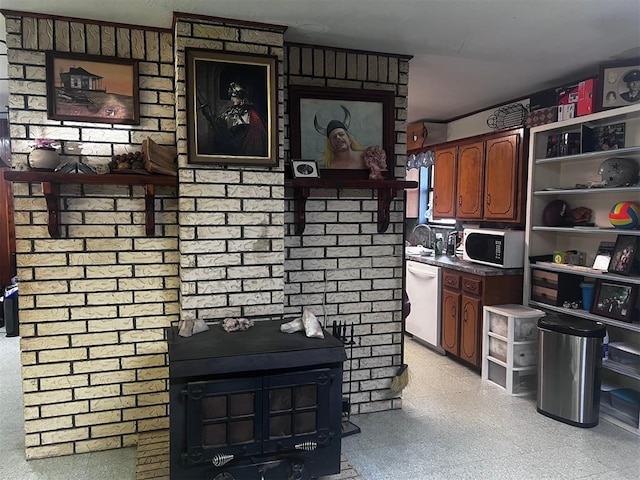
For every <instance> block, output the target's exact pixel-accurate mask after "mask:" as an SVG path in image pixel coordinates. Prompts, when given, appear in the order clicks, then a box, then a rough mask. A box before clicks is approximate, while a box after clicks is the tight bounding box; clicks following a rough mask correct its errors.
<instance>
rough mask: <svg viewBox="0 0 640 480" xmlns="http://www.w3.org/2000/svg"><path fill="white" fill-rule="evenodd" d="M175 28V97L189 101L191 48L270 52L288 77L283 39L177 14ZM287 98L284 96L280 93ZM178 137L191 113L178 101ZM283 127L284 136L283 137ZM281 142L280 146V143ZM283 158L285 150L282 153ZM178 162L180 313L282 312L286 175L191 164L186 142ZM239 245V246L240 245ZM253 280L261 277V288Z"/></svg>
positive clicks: (274, 170)
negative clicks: (187, 73) (187, 67)
mask: <svg viewBox="0 0 640 480" xmlns="http://www.w3.org/2000/svg"><path fill="white" fill-rule="evenodd" d="M177 20H178V21H177V22H176V27H175V28H176V32H177V35H176V45H175V51H176V59H177V62H176V74H177V81H176V93H175V95H176V98H178V99H183V98H185V96H186V90H185V82H184V74H185V73H184V72H185V65H184V59H185V56H186V55H185V49H186V48H189V47H206V48H215V49H218V50H223V51H225V50H228V51H239V50H240V49H238V48H237V46H238V44H237V43H235V42H242V44H243V46H244V48H243V49H242V51H244V52H247V53H254V54H268V55H272V56H275V57H276V58H277V63H278V64H279V67H278V71H282V68H281V64H282V58H283V53H284V49H283V35H282V32H272V31H269V29H268V28H260V27H256V28H255V29H249V28H247V27H241V26H238V25H234V24H233V23H231V22H228V23H220V22H219V21H213V20H212V21H211V22H206V21H204V20H202V19H200V18H199V19H192V18H190V17H189V16H186V17H180V16H178V19H177ZM278 84H280V85H282V81H281V80H279V81H278ZM278 97H279V98H282V92H281V91H279V92H278ZM177 128H178V132H184V131H186V110H185V106H184V103H183V102H181V101H179V102H178V112H177ZM282 128H283V127H282V124H281V125H280V129H281V131H280V134H279V138H280V139H282V137H283V133H282ZM281 143H282V140H281ZM278 152H279V153H278V157H279V158H281V157H282V154H281V153H280V152H281V147H280V148H279V149H278ZM178 156H179V160H180V166H181V170H180V200H179V201H180V216H179V224H180V228H179V232H180V233H179V236H180V252H181V254H182V259H181V262H180V278H181V280H182V288H181V300H180V305H181V309H182V311H181V314H182V316H183V317H185V318H203V319H206V320H209V319H222V318H224V317H227V316H232V317H240V316H252V315H255V314H258V313H259V314H263V315H264V314H268V313H274V314H277V313H282V308H283V306H282V296H283V292H284V272H283V269H282V268H281V267H282V265H283V260H284V244H283V242H281V239H282V238H283V236H284V216H283V214H282V212H283V211H284V174H283V165H282V162H281V163H280V165H278V166H277V167H256V166H252V167H244V166H243V167H237V166H211V165H194V164H189V163H188V160H187V156H188V151H187V146H186V142H183V143H179V144H178ZM240 240H241V241H240ZM254 279H261V280H262V281H261V282H255V281H253V280H254Z"/></svg>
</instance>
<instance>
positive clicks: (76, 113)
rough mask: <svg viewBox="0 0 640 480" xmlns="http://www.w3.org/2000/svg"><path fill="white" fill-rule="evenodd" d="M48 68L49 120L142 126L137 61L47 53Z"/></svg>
mask: <svg viewBox="0 0 640 480" xmlns="http://www.w3.org/2000/svg"><path fill="white" fill-rule="evenodd" d="M46 66H47V116H48V118H50V119H53V120H73V121H80V122H100V123H123V124H129V125H137V124H139V123H140V106H139V102H138V62H137V60H132V59H127V58H117V57H104V56H100V55H85V54H78V53H66V52H55V51H48V52H47V53H46Z"/></svg>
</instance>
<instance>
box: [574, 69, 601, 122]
mask: <svg viewBox="0 0 640 480" xmlns="http://www.w3.org/2000/svg"><path fill="white" fill-rule="evenodd" d="M597 86H598V79H597V78H590V79H589V80H585V81H584V82H580V83H579V84H578V110H577V111H576V115H577V116H578V117H581V116H582V115H589V114H590V113H593V112H594V111H595V108H594V107H595V105H594V104H595V96H596V89H597Z"/></svg>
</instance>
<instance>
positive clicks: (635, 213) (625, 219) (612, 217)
mask: <svg viewBox="0 0 640 480" xmlns="http://www.w3.org/2000/svg"><path fill="white" fill-rule="evenodd" d="M609 221H610V222H611V225H613V226H614V227H616V228H624V229H625V230H633V229H634V228H638V225H639V224H640V207H639V206H638V205H637V204H635V203H633V202H618V203H616V204H615V205H614V206H613V208H612V209H611V211H610V212H609Z"/></svg>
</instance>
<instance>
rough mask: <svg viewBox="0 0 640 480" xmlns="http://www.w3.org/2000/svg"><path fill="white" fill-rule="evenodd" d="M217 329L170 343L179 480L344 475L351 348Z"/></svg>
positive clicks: (268, 330) (276, 328)
mask: <svg viewBox="0 0 640 480" xmlns="http://www.w3.org/2000/svg"><path fill="white" fill-rule="evenodd" d="M281 323H283V322H281V321H274V320H266V321H260V322H256V323H255V325H254V326H253V327H252V328H250V329H248V330H246V331H244V332H231V333H227V332H225V331H224V330H223V329H222V327H221V326H220V325H212V326H210V329H209V330H208V331H206V332H203V333H199V334H196V335H194V336H192V337H188V338H183V337H180V336H179V335H178V333H177V330H176V329H175V328H171V329H167V336H168V338H167V339H168V343H169V382H170V387H169V394H170V444H171V445H170V450H171V456H170V470H171V480H186V479H188V480H196V479H206V480H245V479H247V480H249V479H257V480H261V479H264V480H269V479H273V480H276V479H277V480H289V479H296V480H297V479H312V478H316V477H319V476H323V475H331V474H335V473H339V472H340V444H341V403H342V401H341V398H342V362H343V361H344V360H345V359H346V354H345V351H344V346H343V344H342V343H341V342H340V341H339V340H337V339H336V338H334V337H333V336H331V334H330V333H329V332H327V331H325V332H324V335H325V338H324V339H319V338H307V337H306V336H305V335H304V332H298V333H294V334H286V333H281V332H280V324H281Z"/></svg>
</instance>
